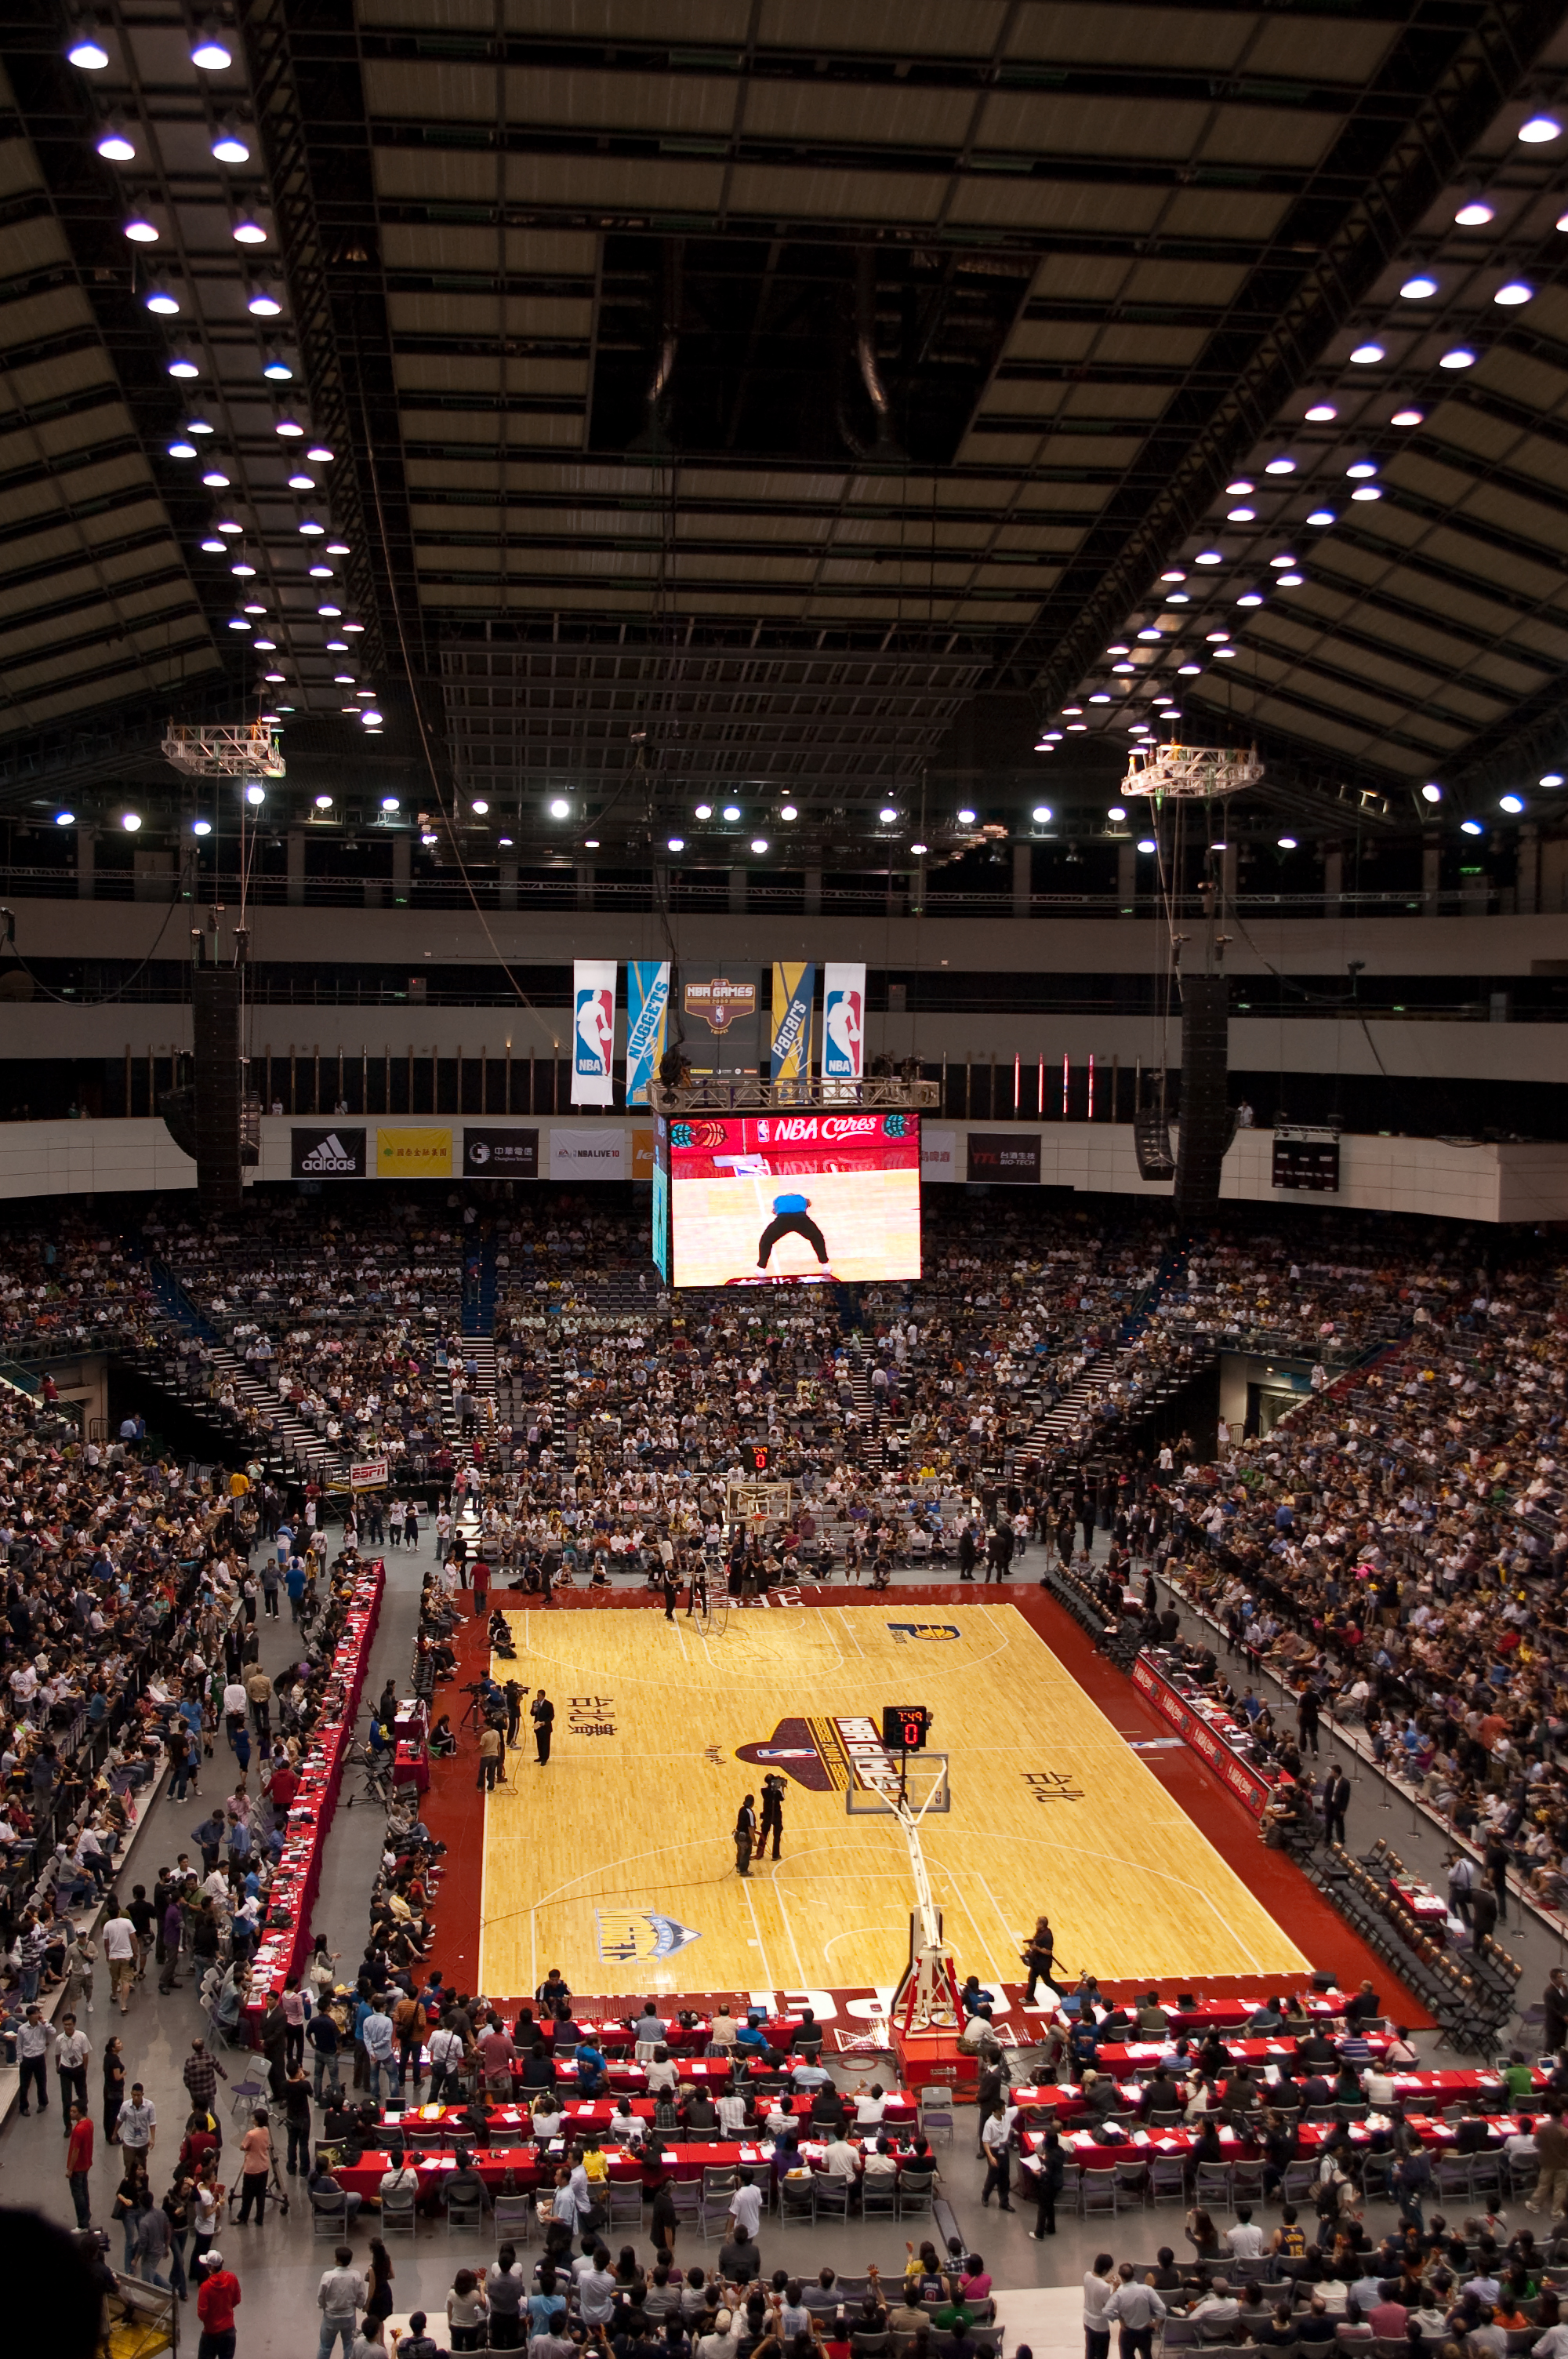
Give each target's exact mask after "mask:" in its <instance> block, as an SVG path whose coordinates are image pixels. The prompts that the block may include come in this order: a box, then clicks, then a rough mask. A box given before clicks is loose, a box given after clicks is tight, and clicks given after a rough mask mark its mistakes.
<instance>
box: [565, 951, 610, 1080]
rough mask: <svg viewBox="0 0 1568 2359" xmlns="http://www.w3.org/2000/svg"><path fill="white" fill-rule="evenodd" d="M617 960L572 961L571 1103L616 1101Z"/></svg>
mask: <svg viewBox="0 0 1568 2359" xmlns="http://www.w3.org/2000/svg"><path fill="white" fill-rule="evenodd" d="M614 1080H615V961H614V960H613V959H574V960H573V962H572V1103H573V1105H588V1106H607V1105H612V1104H613V1103H614Z"/></svg>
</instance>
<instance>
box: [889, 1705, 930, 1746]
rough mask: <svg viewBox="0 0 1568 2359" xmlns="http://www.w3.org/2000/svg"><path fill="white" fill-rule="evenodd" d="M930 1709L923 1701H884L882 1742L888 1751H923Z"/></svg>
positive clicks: (928, 1730)
mask: <svg viewBox="0 0 1568 2359" xmlns="http://www.w3.org/2000/svg"><path fill="white" fill-rule="evenodd" d="M930 1729H931V1710H930V1707H929V1705H927V1704H923V1703H884V1704H883V1706H882V1744H883V1745H884V1746H885V1747H886V1748H887V1750H888V1752H890V1753H924V1752H925V1739H926V1737H927V1735H928V1734H929V1733H930Z"/></svg>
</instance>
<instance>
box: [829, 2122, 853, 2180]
mask: <svg viewBox="0 0 1568 2359" xmlns="http://www.w3.org/2000/svg"><path fill="white" fill-rule="evenodd" d="M822 2168H823V2169H824V2170H826V2171H827V2172H828V2173H829V2174H830V2175H831V2176H832V2177H833V2178H834V2179H859V2177H860V2156H859V2155H858V2154H857V2153H856V2151H855V2149H854V2147H852V2146H851V2145H850V2144H849V2139H848V2138H847V2137H845V2136H843V2134H842V2132H839V2133H838V2134H837V2135H835V2136H833V2137H831V2138H830V2139H829V2140H828V2142H827V2151H826V2153H825V2154H824V2155H823V2158H822Z"/></svg>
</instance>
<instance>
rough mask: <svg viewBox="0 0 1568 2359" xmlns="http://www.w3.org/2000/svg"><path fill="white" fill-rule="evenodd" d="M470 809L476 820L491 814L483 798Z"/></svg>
mask: <svg viewBox="0 0 1568 2359" xmlns="http://www.w3.org/2000/svg"><path fill="white" fill-rule="evenodd" d="M363 692H364V694H365V695H367V696H368V695H369V694H370V690H368V689H366V690H364V691H363ZM469 809H470V810H471V811H472V812H473V814H474V817H475V818H476V819H485V818H487V817H488V816H489V812H490V805H489V804H488V803H487V802H486V801H485V800H484V799H483V798H482V797H481V798H480V799H477V800H476V801H474V802H471V803H470V805H469Z"/></svg>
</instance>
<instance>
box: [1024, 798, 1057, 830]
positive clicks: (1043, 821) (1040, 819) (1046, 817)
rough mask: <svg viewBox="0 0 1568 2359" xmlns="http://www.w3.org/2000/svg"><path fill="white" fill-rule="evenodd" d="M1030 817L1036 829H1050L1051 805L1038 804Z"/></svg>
mask: <svg viewBox="0 0 1568 2359" xmlns="http://www.w3.org/2000/svg"><path fill="white" fill-rule="evenodd" d="M1029 816H1030V818H1031V819H1032V820H1033V821H1034V824H1035V826H1036V827H1049V826H1050V824H1051V820H1052V810H1051V806H1050V804H1049V803H1036V804H1035V806H1034V809H1033V810H1032V811H1031V812H1030V814H1029Z"/></svg>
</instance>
